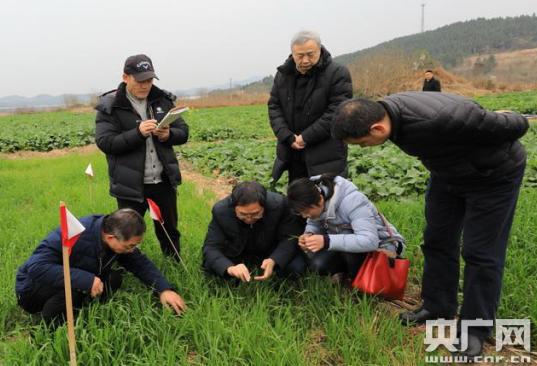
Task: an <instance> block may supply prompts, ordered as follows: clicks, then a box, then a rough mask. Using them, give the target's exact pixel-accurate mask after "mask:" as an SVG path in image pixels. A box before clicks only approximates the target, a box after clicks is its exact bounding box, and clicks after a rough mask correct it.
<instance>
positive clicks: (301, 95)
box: [268, 31, 352, 182]
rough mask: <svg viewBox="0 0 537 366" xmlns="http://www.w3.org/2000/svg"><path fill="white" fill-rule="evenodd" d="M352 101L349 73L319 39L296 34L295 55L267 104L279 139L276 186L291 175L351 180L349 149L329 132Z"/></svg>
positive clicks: (282, 70)
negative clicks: (337, 114) (345, 104)
mask: <svg viewBox="0 0 537 366" xmlns="http://www.w3.org/2000/svg"><path fill="white" fill-rule="evenodd" d="M350 98H352V81H351V76H350V74H349V71H348V70H347V68H346V67H345V66H342V65H339V64H337V63H335V62H333V61H332V56H331V55H330V53H329V52H328V51H327V50H326V48H324V46H323V45H322V44H321V39H320V37H319V35H318V34H317V33H315V32H311V31H301V32H299V33H297V34H296V35H295V36H294V37H293V39H292V40H291V55H290V56H289V57H288V58H287V60H286V61H285V62H284V63H283V65H281V66H280V67H278V72H277V73H276V76H275V78H274V85H273V87H272V91H271V93H270V99H269V102H268V109H269V118H270V125H271V127H272V129H273V131H274V134H275V135H276V137H277V138H278V145H277V147H276V160H275V162H274V167H273V170H272V177H273V180H274V182H276V181H278V180H279V179H280V177H281V175H282V174H283V172H284V171H286V170H287V171H288V172H289V182H291V181H293V180H295V179H297V178H301V177H309V176H314V175H319V174H324V173H332V174H335V175H343V176H345V175H346V173H347V148H346V146H345V144H343V143H342V142H341V141H338V140H335V139H333V138H332V137H331V134H330V130H331V125H332V116H333V114H334V111H335V109H336V108H337V106H338V105H339V104H340V103H341V102H343V101H345V100H347V99H350Z"/></svg>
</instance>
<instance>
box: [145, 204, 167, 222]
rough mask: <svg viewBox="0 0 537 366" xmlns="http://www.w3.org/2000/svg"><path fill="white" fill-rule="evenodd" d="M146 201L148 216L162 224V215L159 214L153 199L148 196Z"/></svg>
mask: <svg viewBox="0 0 537 366" xmlns="http://www.w3.org/2000/svg"><path fill="white" fill-rule="evenodd" d="M147 203H148V204H149V216H151V218H152V219H153V220H155V221H158V222H160V223H161V224H163V223H164V220H163V219H162V215H161V214H160V208H159V207H158V205H157V204H156V203H155V201H153V200H152V199H151V198H148V199H147Z"/></svg>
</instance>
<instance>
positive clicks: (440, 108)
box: [332, 92, 529, 357]
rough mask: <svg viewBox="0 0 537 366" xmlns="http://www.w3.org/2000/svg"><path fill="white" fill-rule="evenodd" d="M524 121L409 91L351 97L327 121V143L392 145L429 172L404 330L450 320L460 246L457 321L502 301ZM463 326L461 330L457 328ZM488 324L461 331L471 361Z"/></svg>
mask: <svg viewBox="0 0 537 366" xmlns="http://www.w3.org/2000/svg"><path fill="white" fill-rule="evenodd" d="M528 127H529V124H528V121H527V120H526V118H524V117H523V116H521V115H519V114H515V113H494V112H488V111H486V110H484V109H483V108H482V107H481V106H480V105H478V104H477V103H475V102H473V101H472V100H470V99H466V98H464V97H461V96H456V95H450V94H443V93H420V92H408V93H398V94H393V95H390V96H388V97H386V98H384V100H382V101H380V102H373V101H369V100H365V99H354V100H350V101H348V102H345V103H342V105H341V106H340V108H339V109H338V111H337V112H336V116H335V117H334V127H333V131H332V133H333V136H334V137H335V138H338V139H342V140H344V141H345V142H347V143H349V144H359V145H360V146H362V147H364V146H374V145H380V144H383V143H384V142H385V141H386V140H388V139H389V140H390V141H391V142H393V143H394V144H395V145H397V146H398V147H399V148H400V149H401V150H403V151H404V152H406V153H407V154H409V155H412V156H416V157H418V159H420V160H421V162H422V163H423V165H424V166H425V167H426V168H427V169H428V170H429V171H430V180H429V184H428V187H427V191H426V194H425V219H426V227H425V231H424V237H423V246H422V250H423V255H424V258H425V263H424V268H423V278H422V281H423V282H422V297H423V301H424V302H423V306H422V307H421V308H420V309H418V310H417V311H414V312H408V313H403V314H401V320H402V321H403V323H405V324H420V323H424V322H425V321H426V320H428V319H436V318H449V319H452V318H453V317H454V316H455V315H456V314H457V290H458V285H459V256H460V254H461V246H460V243H459V241H460V239H461V234H462V257H463V258H464V261H465V267H464V287H463V292H464V298H463V303H462V307H461V309H460V319H461V320H476V319H479V318H481V319H484V320H487V321H489V322H490V321H493V320H494V319H495V316H496V310H497V307H498V304H499V301H500V291H501V287H502V276H503V270H504V264H505V253H506V249H507V241H508V237H509V231H510V229H511V225H512V222H513V216H514V213H515V207H516V203H517V198H518V193H519V189H520V185H521V183H522V177H523V175H524V168H525V165H526V153H525V151H524V148H523V146H522V145H521V143H520V142H519V141H518V139H519V138H520V137H522V136H523V135H524V134H525V133H526V131H527V130H528ZM463 329H464V328H463ZM491 330H492V327H488V326H485V327H469V329H468V336H469V338H468V347H467V349H464V348H465V347H464V346H465V345H462V346H461V345H459V351H460V352H461V354H462V355H466V356H468V357H473V356H477V355H479V354H480V353H481V351H482V345H483V340H484V339H485V338H486V337H487V336H489V335H490V333H491Z"/></svg>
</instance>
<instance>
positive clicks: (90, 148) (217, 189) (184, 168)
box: [0, 144, 232, 200]
mask: <svg viewBox="0 0 537 366" xmlns="http://www.w3.org/2000/svg"><path fill="white" fill-rule="evenodd" d="M98 151H99V149H98V148H97V146H96V145H95V144H93V145H86V146H81V147H73V148H69V149H59V150H52V151H46V152H41V151H18V152H14V153H10V154H6V153H1V154H0V159H10V160H11V159H46V158H55V157H59V156H65V155H68V154H81V155H85V154H92V153H95V152H98ZM180 165H181V175H182V176H183V180H184V181H185V182H190V183H193V184H194V185H195V186H196V188H197V189H198V191H199V193H200V194H202V193H203V191H204V190H209V191H212V192H214V193H215V195H216V199H217V200H219V199H222V198H224V197H225V196H227V195H228V194H230V193H231V189H232V180H230V179H226V178H222V177H218V178H211V177H206V176H204V175H202V174H200V173H198V172H197V171H196V170H195V169H194V168H193V167H192V165H191V164H190V163H189V162H187V161H184V160H181V161H180Z"/></svg>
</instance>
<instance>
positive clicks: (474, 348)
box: [454, 334, 485, 362]
mask: <svg viewBox="0 0 537 366" xmlns="http://www.w3.org/2000/svg"><path fill="white" fill-rule="evenodd" d="M484 343H485V341H484V340H483V339H481V338H479V337H478V336H476V335H474V334H468V347H467V348H466V349H465V350H464V351H457V352H454V355H455V356H457V357H459V358H460V357H464V358H465V361H466V362H472V361H473V360H474V357H478V356H481V355H482V354H483V344H484ZM459 347H460V346H459Z"/></svg>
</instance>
